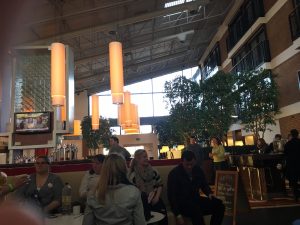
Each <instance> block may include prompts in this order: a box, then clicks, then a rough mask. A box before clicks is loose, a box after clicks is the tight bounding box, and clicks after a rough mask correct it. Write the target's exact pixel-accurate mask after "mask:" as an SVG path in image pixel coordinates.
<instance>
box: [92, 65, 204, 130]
mask: <svg viewBox="0 0 300 225" xmlns="http://www.w3.org/2000/svg"><path fill="white" fill-rule="evenodd" d="M197 69H198V67H193V68H189V69H185V70H182V71H177V72H174V73H171V74H167V75H164V76H159V77H156V78H153V79H152V80H151V79H149V80H145V81H142V82H138V83H134V84H131V85H127V86H125V87H124V91H129V92H131V102H132V103H134V104H137V105H138V113H139V117H152V116H167V115H169V109H168V108H167V107H166V103H165V102H164V99H163V96H164V85H165V82H166V81H171V80H174V79H175V78H176V77H179V76H182V75H183V76H185V77H186V78H189V79H191V78H192V77H193V75H194V74H195V73H196V71H197ZM198 79H199V77H198ZM198 79H197V82H198V81H199V80H198ZM152 91H153V92H152ZM98 95H99V113H100V116H102V117H105V118H117V117H118V106H117V105H114V104H112V100H111V92H110V91H105V92H101V93H98ZM90 101H91V100H90ZM90 112H91V105H90ZM114 130H115V132H114V134H120V132H121V131H120V129H119V128H117V127H114ZM141 133H151V126H147V125H143V126H141Z"/></svg>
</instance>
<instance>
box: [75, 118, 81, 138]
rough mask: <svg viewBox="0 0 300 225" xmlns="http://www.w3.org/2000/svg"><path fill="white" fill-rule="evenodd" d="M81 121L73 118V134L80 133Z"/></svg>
mask: <svg viewBox="0 0 300 225" xmlns="http://www.w3.org/2000/svg"><path fill="white" fill-rule="evenodd" d="M80 124H81V121H80V120H74V135H81V125H80Z"/></svg>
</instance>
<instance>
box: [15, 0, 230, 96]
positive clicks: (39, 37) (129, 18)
mask: <svg viewBox="0 0 300 225" xmlns="http://www.w3.org/2000/svg"><path fill="white" fill-rule="evenodd" d="M26 2H27V1H26ZM168 2H171V1H169V0H122V1H121V0H88V1H87V0H48V1H46V0H39V1H28V3H26V4H25V6H26V7H23V10H22V13H21V14H20V15H19V19H18V26H17V29H16V30H17V31H18V32H16V35H15V39H14V43H15V44H16V45H29V46H33V45H50V44H51V43H52V42H54V41H59V42H62V43H64V44H67V45H69V46H71V47H72V49H73V50H74V55H75V91H76V92H80V91H84V90H87V92H88V94H93V93H97V92H100V91H105V90H108V89H109V61H108V43H109V42H110V41H113V40H117V41H120V42H122V44H123V53H124V81H125V85H127V84H132V83H134V82H137V81H143V80H146V79H149V78H153V77H157V76H161V75H164V74H166V73H171V72H175V71H178V70H181V69H184V68H188V67H193V66H197V65H198V61H199V59H200V57H201V56H202V54H203V53H204V51H205V49H206V47H207V46H208V44H209V43H210V41H211V39H212V37H213V36H214V35H215V33H216V32H217V30H218V27H219V26H220V24H221V23H222V21H223V20H224V18H225V16H226V14H227V12H228V11H229V9H230V7H231V6H232V5H233V3H234V0H222V1H220V0H195V1H187V2H185V0H182V1H181V2H185V3H184V4H181V5H176V6H173V7H168V8H165V3H168ZM176 2H180V1H176Z"/></svg>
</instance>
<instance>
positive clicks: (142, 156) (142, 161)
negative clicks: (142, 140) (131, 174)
mask: <svg viewBox="0 0 300 225" xmlns="http://www.w3.org/2000/svg"><path fill="white" fill-rule="evenodd" d="M148 165H149V161H148V155H147V152H146V150H144V149H138V150H136V151H135V152H134V156H133V159H132V160H131V162H130V168H131V169H134V167H135V166H141V167H145V166H148Z"/></svg>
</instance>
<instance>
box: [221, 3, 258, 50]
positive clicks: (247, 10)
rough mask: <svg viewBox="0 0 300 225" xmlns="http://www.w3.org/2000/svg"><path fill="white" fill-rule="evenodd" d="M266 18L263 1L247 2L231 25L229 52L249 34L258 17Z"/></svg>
mask: <svg viewBox="0 0 300 225" xmlns="http://www.w3.org/2000/svg"><path fill="white" fill-rule="evenodd" d="M262 16H264V5H263V1H261V0H249V1H247V2H246V3H245V4H244V5H243V7H242V8H241V10H240V11H239V13H238V14H237V15H236V17H235V18H234V19H233V21H232V22H231V24H229V28H228V30H229V35H228V38H227V50H228V51H230V50H231V49H232V48H233V47H234V46H235V44H236V43H237V42H238V41H239V40H240V39H241V37H242V36H243V35H244V34H245V33H246V32H247V30H248V29H249V28H250V27H251V26H252V24H253V23H254V22H255V21H256V20H257V18H258V17H262Z"/></svg>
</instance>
